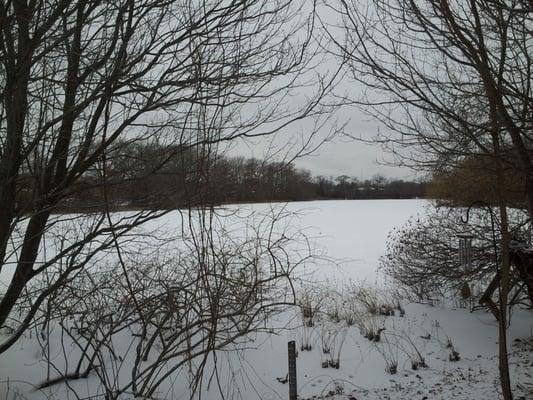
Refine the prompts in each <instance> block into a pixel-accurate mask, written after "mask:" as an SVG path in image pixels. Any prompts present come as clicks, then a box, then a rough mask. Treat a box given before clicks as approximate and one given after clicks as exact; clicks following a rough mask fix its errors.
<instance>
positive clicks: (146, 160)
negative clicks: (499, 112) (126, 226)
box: [18, 142, 426, 210]
mask: <svg viewBox="0 0 533 400" xmlns="http://www.w3.org/2000/svg"><path fill="white" fill-rule="evenodd" d="M36 164H37V163H36ZM103 165H104V163H103V162H102V163H100V166H99V167H98V168H96V169H94V170H92V171H90V172H89V173H87V174H85V175H84V176H82V177H80V178H79V179H78V183H77V184H76V185H75V187H74V188H73V189H72V190H71V191H70V192H69V193H65V194H64V195H63V196H62V197H63V199H64V200H63V201H62V202H61V204H60V206H59V208H71V209H74V210H76V209H84V208H88V209H91V208H96V209H99V208H101V207H103V205H104V204H106V203H107V204H110V205H111V206H112V208H115V209H117V208H119V209H120V208H174V207H186V206H195V205H200V204H224V203H226V204H227V203H244V202H266V201H298V200H300V201H302V200H315V199H408V198H417V197H424V195H425V189H426V183H423V182H410V181H403V180H392V179H387V178H385V177H384V176H381V175H375V176H374V177H372V178H371V179H365V180H360V179H357V178H354V177H349V176H347V175H341V176H338V177H324V176H318V177H313V176H312V175H311V173H310V172H309V171H308V170H305V169H300V168H296V167H295V166H294V164H292V163H285V162H276V161H262V160H258V159H255V158H244V157H227V156H219V155H217V156H213V155H212V154H199V153H198V152H196V151H191V150H190V149H186V148H181V147H173V146H163V145H159V144H150V145H146V144H143V145H141V144H138V143H135V142H133V143H120V144H119V145H117V146H116V149H115V151H113V152H112V154H111V156H108V157H107V158H106V160H105V166H106V167H105V168H103V167H102V166H103ZM31 176H32V175H31V174H27V175H23V176H22V177H21V178H20V184H19V190H18V194H19V196H18V198H19V205H21V206H23V205H24V203H25V204H31V201H30V200H31V198H32V197H33V196H35V195H36V192H38V190H39V187H38V184H37V182H34V181H32V178H31Z"/></svg>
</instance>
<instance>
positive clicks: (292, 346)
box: [288, 340, 298, 400]
mask: <svg viewBox="0 0 533 400" xmlns="http://www.w3.org/2000/svg"><path fill="white" fill-rule="evenodd" d="M288 350H289V352H288V353H289V400H296V398H297V397H298V391H297V386H296V343H295V342H294V340H291V341H290V342H289V344H288Z"/></svg>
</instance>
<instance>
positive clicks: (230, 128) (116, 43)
mask: <svg viewBox="0 0 533 400" xmlns="http://www.w3.org/2000/svg"><path fill="white" fill-rule="evenodd" d="M313 6H314V4H312V3H308V2H294V1H288V0H274V1H271V0H268V1H265V0H252V1H248V0H246V1H244V0H242V1H241V0H237V1H218V0H217V1H211V0H197V1H189V0H186V1H184V0H170V1H167V0H153V1H152V0H141V1H138V0H135V1H133V0H118V1H112V2H110V1H100V0H89V1H47V0H42V1H39V0H38V1H7V2H6V1H0V209H1V210H2V212H1V213H0V275H1V276H2V282H1V284H2V287H1V288H0V328H1V329H2V340H1V342H0V354H5V353H6V352H8V351H14V350H13V349H14V347H13V346H14V344H15V343H17V342H18V341H20V340H22V341H24V340H26V338H27V336H28V335H30V334H31V333H30V332H31V330H32V329H37V331H38V332H39V338H40V340H41V342H42V343H43V354H44V355H45V360H44V361H45V362H46V366H47V368H46V373H47V374H48V376H46V377H43V379H44V382H43V384H42V385H44V386H46V385H52V384H55V383H59V382H65V381H71V380H77V379H80V378H87V379H96V381H97V382H98V384H97V385H95V386H92V387H93V389H95V391H96V393H90V394H89V395H90V396H92V395H102V394H104V395H105V396H106V398H110V399H113V398H118V397H120V396H123V395H127V396H129V397H132V396H133V397H140V396H142V397H151V396H153V395H154V393H156V392H157V390H158V388H159V387H160V386H161V385H163V386H165V385H167V384H168V383H169V382H170V383H172V382H173V379H174V378H175V376H176V375H179V376H183V375H186V376H187V377H188V378H190V379H191V385H190V387H191V392H192V393H195V392H197V391H198V390H200V386H201V383H202V379H203V378H204V375H203V373H202V372H203V365H204V364H205V362H206V360H207V359H211V362H212V358H215V359H216V355H215V352H216V351H218V350H220V349H222V348H223V347H225V346H227V345H229V344H231V343H234V342H235V341H237V340H238V339H239V338H244V337H246V335H250V334H253V332H255V331H256V330H257V329H259V328H260V327H264V326H265V325H264V324H265V318H267V317H268V316H269V315H270V313H271V312H274V311H276V309H277V307H278V306H280V305H282V304H285V303H292V302H294V299H293V298H292V297H291V280H292V279H293V278H294V274H293V267H294V266H295V265H297V264H298V262H299V261H300V260H302V259H305V258H306V257H307V255H308V254H309V251H310V249H309V248H308V247H307V246H305V243H304V244H303V245H304V250H305V251H304V252H303V253H302V254H299V253H298V252H295V251H293V250H294V248H290V246H298V242H295V241H294V240H292V238H293V236H292V235H290V234H287V233H286V232H285V231H284V229H283V226H282V227H281V228H276V227H275V225H276V224H277V223H278V222H281V223H283V221H282V220H283V219H284V218H285V215H284V214H277V215H275V216H273V217H270V218H269V217H267V216H265V217H264V218H263V219H262V220H261V221H259V222H256V223H254V224H253V226H255V227H256V228H257V229H258V227H259V226H261V229H262V230H261V233H260V234H259V233H258V232H257V234H253V233H254V230H253V229H252V228H251V227H250V226H247V223H246V220H240V222H239V221H234V220H232V221H233V223H235V224H237V225H238V224H241V225H244V228H243V230H242V231H241V232H240V235H239V236H238V237H236V238H234V241H231V235H229V233H228V228H227V227H226V226H223V225H221V224H217V223H216V219H217V211H216V210H215V209H214V208H213V199H212V198H211V197H210V193H209V192H207V191H206V190H204V189H205V188H209V187H210V186H209V185H208V184H207V183H208V182H212V181H214V179H215V178H214V177H212V176H211V174H212V172H213V170H214V169H213V166H215V165H217V163H218V162H219V160H221V158H220V154H222V153H223V152H224V150H226V148H227V146H226V145H227V144H228V143H231V142H232V141H235V140H239V139H243V140H246V139H249V138H257V137H261V138H266V137H271V138H273V137H277V139H278V142H277V143H278V144H280V145H284V144H286V143H289V142H290V143H291V145H290V146H287V149H289V150H290V154H281V156H282V157H281V158H283V156H285V157H288V158H289V159H293V158H294V157H297V156H298V155H300V154H302V153H306V152H308V151H309V150H311V149H313V148H315V146H317V145H318V144H320V142H321V140H323V139H324V136H326V137H328V136H329V135H330V134H334V133H335V131H336V130H337V128H336V126H335V124H334V122H333V121H331V115H332V114H331V111H332V110H333V109H334V108H335V105H334V104H333V103H332V102H330V101H328V100H326V99H327V97H328V95H329V93H330V91H331V88H332V85H333V84H334V82H335V81H336V79H337V71H335V70H333V71H326V72H324V73H323V74H322V73H320V72H317V71H316V70H315V68H314V66H315V65H316V63H319V62H320V60H321V59H322V56H323V55H322V54H321V51H320V44H319V43H318V41H319V40H320V39H319V35H317V34H316V27H315V18H316V15H315V10H314V7H313ZM304 92H305V95H304ZM289 100H290V101H289ZM299 123H302V124H305V125H306V135H293V134H292V132H294V131H298V129H297V124H299ZM321 129H322V130H325V132H323V133H324V134H323V135H322V136H321V138H322V139H320V138H317V136H316V135H317V132H318V131H319V130H321ZM280 141H281V143H280ZM152 143H160V144H162V145H163V146H164V148H163V151H162V148H151V147H150V146H151V144H152ZM273 146H274V147H273V148H275V145H273ZM135 151H137V153H135ZM150 152H152V153H151V154H150ZM155 153H157V157H156V154H155ZM143 158H145V159H148V160H149V161H150V163H145V164H143V163H141V162H140V160H142V159H143ZM173 163H177V164H179V165H180V167H181V168H182V169H181V171H185V172H186V174H185V176H181V177H180V176H177V177H174V178H177V179H176V180H177V184H176V186H172V188H178V189H179V190H180V191H181V192H180V193H182V196H183V197H182V198H181V200H182V201H183V204H185V205H186V206H189V210H188V211H187V210H180V211H176V212H175V213H173V214H169V210H168V209H167V208H165V207H153V208H152V207H134V208H133V209H132V210H129V211H128V212H121V213H113V212H112V211H113V206H114V201H115V200H119V197H118V195H117V192H120V190H118V189H121V185H125V186H127V185H128V184H129V183H132V185H131V186H129V187H128V188H129V190H131V193H132V196H135V195H136V196H140V197H141V199H140V200H139V199H138V200H139V201H140V202H142V201H146V199H142V197H143V196H144V197H146V196H147V195H148V196H159V195H160V194H161V192H160V190H159V189H160V186H161V185H160V184H159V185H156V186H159V188H158V190H156V192H155V193H154V192H150V189H149V187H150V185H151V184H152V183H153V182H154V180H155V181H156V182H157V180H158V179H159V177H161V176H164V175H165V173H166V172H168V171H169V170H172V169H173V168H174V166H175V165H173ZM189 172H191V173H192V176H188V174H189ZM147 177H150V178H147ZM154 177H156V178H154ZM133 178H135V179H133ZM136 178H139V179H137V180H136ZM141 178H142V179H141ZM180 179H182V180H180ZM141 183H142V184H146V185H147V186H148V187H143V185H142V184H141ZM167 183H168V182H165V183H164V184H165V185H166V184H167ZM135 185H139V186H135ZM123 188H124V187H122V189H123ZM145 190H148V193H147V192H145ZM94 194H97V199H98V203H99V204H98V207H96V208H94V209H92V210H90V212H88V213H86V212H81V213H80V212H78V213H69V214H65V213H63V211H64V208H65V205H66V204H68V202H69V200H70V199H78V200H79V201H81V199H88V198H91V196H93V195H94ZM148 201H149V202H150V201H156V202H157V203H159V202H164V201H165V199H162V198H160V197H159V198H156V197H152V198H151V199H148ZM145 204H146V203H145ZM198 205H201V207H198ZM193 207H194V208H193ZM77 211H79V210H77ZM164 215H166V216H167V217H166V218H167V219H165V220H164V221H163V220H161V219H158V218H159V217H162V216H164ZM239 215H240V214H239V213H237V212H234V214H233V215H232V218H234V219H237V220H239ZM169 219H170V221H169ZM149 222H152V224H149ZM165 222H166V223H167V224H170V225H171V226H173V227H174V231H170V232H163V233H161V232H160V231H159V230H158V229H156V228H154V226H158V225H161V224H163V225H164V223H165ZM277 232H281V236H277V234H276V233H277ZM169 244H172V245H173V247H172V248H170V249H169V247H168V245H169ZM158 254H163V255H166V257H157V255H158ZM148 256H150V257H148ZM167 257H168V258H167ZM260 322H262V324H261V323H260ZM130 331H131V332H130ZM126 343H127V347H123V346H124V345H125V344H126ZM73 348H74V349H76V350H73V353H69V352H70V350H71V349H73ZM47 349H48V350H50V349H52V350H51V351H52V353H47V352H46V350H47ZM55 351H57V352H56V353H54V352H55ZM46 354H48V356H49V355H50V354H63V355H64V357H66V358H68V360H67V359H63V360H60V359H57V358H54V357H48V356H46ZM71 357H72V358H71ZM76 357H78V360H77V361H76V362H75V363H74V364H73V363H72V360H73V359H74V358H76ZM210 357H212V358H210ZM184 366H187V368H184ZM86 387H91V385H89V386H85V388H86ZM167 388H168V387H167ZM63 389H65V390H71V391H73V392H74V393H73V395H74V396H78V397H79V395H78V391H80V393H81V392H83V391H84V390H85V389H81V388H80V386H76V385H71V384H70V383H68V384H67V385H64V386H63Z"/></svg>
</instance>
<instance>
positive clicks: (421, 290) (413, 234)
mask: <svg viewBox="0 0 533 400" xmlns="http://www.w3.org/2000/svg"><path fill="white" fill-rule="evenodd" d="M465 212H466V209H465V208H462V207H458V208H448V207H439V208H435V209H433V210H431V211H430V212H429V213H428V215H427V216H424V217H416V218H415V217H413V218H411V219H410V220H409V221H408V222H407V223H406V224H405V225H404V226H402V227H399V228H395V229H393V230H392V231H391V232H390V233H389V237H388V241H387V251H386V254H385V255H384V256H383V257H382V258H381V259H380V268H382V269H383V270H384V271H385V273H386V274H387V275H389V276H390V277H392V278H393V279H394V281H395V282H397V283H398V284H400V286H401V287H402V288H404V289H405V290H406V292H407V293H408V294H409V297H412V298H414V299H416V300H417V301H425V300H434V299H440V298H443V297H450V296H452V297H455V298H457V299H461V298H464V300H469V301H473V302H474V303H476V302H477V301H479V298H480V297H481V295H482V293H483V292H484V291H485V289H486V288H487V286H488V285H489V283H490V281H491V280H492V279H493V278H494V276H495V271H496V270H497V268H496V266H497V264H498V263H500V262H501V249H500V245H499V243H500V240H501V237H500V236H501V234H500V233H499V230H498V227H497V226H495V231H494V236H493V231H492V226H491V221H490V214H488V213H487V212H486V210H483V209H480V210H475V211H473V212H472V215H471V219H470V223H469V224H468V225H466V224H465V223H464V222H463V221H462V218H464V217H465ZM511 217H512V218H511V226H513V227H514V228H515V229H514V231H513V235H514V238H515V239H516V240H520V239H521V240H525V239H527V237H528V232H527V229H526V227H525V226H524V222H525V221H526V219H527V216H526V215H525V213H523V212H521V211H518V210H515V212H514V213H512V216H511ZM461 234H468V235H472V237H473V241H472V254H471V260H472V263H471V265H469V266H467V265H462V264H461V260H460V259H459V248H458V246H459V237H458V235H461ZM494 240H496V245H497V247H496V249H495V248H494ZM512 281H513V283H518V284H517V293H516V294H515V297H514V298H513V301H515V302H516V301H518V300H522V299H523V297H524V294H525V295H526V297H527V288H525V287H523V286H522V285H521V284H520V277H518V276H517V275H515V276H513V277H512ZM465 285H468V286H469V289H471V290H473V289H475V292H472V291H471V292H469V293H464V292H462V290H463V289H464V288H465ZM511 286H513V285H511ZM526 303H527V301H526Z"/></svg>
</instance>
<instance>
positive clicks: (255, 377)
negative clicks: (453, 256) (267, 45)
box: [0, 200, 533, 400]
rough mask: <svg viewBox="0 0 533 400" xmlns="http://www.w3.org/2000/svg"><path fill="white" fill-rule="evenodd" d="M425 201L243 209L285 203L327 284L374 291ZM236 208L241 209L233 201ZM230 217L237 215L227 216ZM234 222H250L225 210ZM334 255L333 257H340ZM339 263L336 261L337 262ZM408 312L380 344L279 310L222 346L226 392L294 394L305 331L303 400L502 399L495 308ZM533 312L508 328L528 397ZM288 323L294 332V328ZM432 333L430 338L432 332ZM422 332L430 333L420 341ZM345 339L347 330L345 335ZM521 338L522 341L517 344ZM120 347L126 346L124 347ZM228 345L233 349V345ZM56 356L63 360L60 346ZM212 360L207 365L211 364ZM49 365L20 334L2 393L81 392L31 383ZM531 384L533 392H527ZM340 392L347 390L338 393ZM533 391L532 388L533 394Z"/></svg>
mask: <svg viewBox="0 0 533 400" xmlns="http://www.w3.org/2000/svg"><path fill="white" fill-rule="evenodd" d="M426 205H427V202H426V201H424V200H379V201H376V200H372V201H370V200H369V201H316V202H305V203H290V204H287V205H281V204H274V205H264V204H263V205H246V206H241V207H240V209H241V211H239V212H242V213H250V212H253V211H258V210H259V211H261V210H265V209H268V208H270V207H286V210H288V211H289V212H291V213H294V215H293V217H292V218H291V222H290V229H292V230H295V231H296V230H302V231H303V232H304V233H305V234H306V236H307V237H308V238H309V240H310V242H311V243H313V244H314V246H315V248H316V249H317V252H318V253H319V254H321V255H322V258H321V259H320V260H319V261H318V262H317V263H316V264H315V265H312V266H309V271H308V272H311V271H313V272H314V275H313V277H314V280H316V281H319V282H321V283H322V284H324V285H325V284H326V282H329V284H334V285H336V286H337V287H342V286H343V285H344V284H348V283H349V282H356V283H357V284H359V285H361V284H365V285H368V286H369V287H370V288H372V290H376V291H379V292H380V293H385V295H387V293H386V291H387V289H386V288H387V286H386V285H385V284H386V279H385V278H384V277H383V276H381V275H380V274H379V273H378V271H377V267H378V259H379V257H380V256H381V255H383V253H384V251H385V244H386V239H387V235H388V233H389V231H390V229H391V228H393V227H395V226H400V225H401V224H403V223H404V222H406V221H407V219H408V218H409V217H411V216H413V215H416V214H417V213H418V214H424V207H425V206H426ZM229 210H230V211H236V210H237V206H231V207H229ZM230 214H231V213H230ZM179 221H180V218H179V217H178V215H177V213H172V214H169V215H167V216H165V217H164V221H158V222H157V223H156V222H151V223H150V225H151V227H153V228H155V227H156V226H158V224H159V225H164V226H165V229H166V230H169V229H172V227H173V226H175V224H176V223H178V222H179ZM227 225H228V229H229V230H232V229H233V230H238V229H243V228H242V226H239V225H238V224H237V223H235V222H232V219H231V217H228V224H227ZM333 261H335V263H333ZM334 264H336V265H334ZM404 307H405V311H406V314H405V316H404V317H400V316H399V313H398V312H396V315H395V316H393V317H386V318H385V317H375V318H376V321H377V322H378V323H380V324H384V325H383V326H384V327H386V330H385V331H384V334H383V337H382V340H381V342H380V343H373V342H370V341H369V340H367V339H365V338H363V337H362V336H361V334H360V332H359V329H358V328H357V327H356V326H350V327H348V326H345V324H344V322H341V323H339V324H335V323H333V322H331V321H329V319H328V317H327V316H322V317H321V320H322V323H316V324H315V326H314V327H313V328H303V327H302V326H301V318H300V313H299V312H298V311H297V310H290V311H287V312H286V313H284V314H283V315H281V316H280V317H279V321H276V324H277V325H278V326H280V327H286V328H287V329H280V330H278V331H276V334H269V333H260V334H258V335H257V336H256V337H254V338H251V340H250V341H249V342H247V343H242V344H240V345H238V346H236V347H235V348H233V347H232V348H229V349H228V351H224V352H218V353H217V357H218V360H217V364H218V366H219V369H220V382H221V388H222V392H223V393H224V395H225V396H226V397H225V398H226V399H232V398H242V399H247V400H248V399H250V400H251V399H264V400H268V399H288V385H287V384H282V383H280V382H278V381H277V380H276V378H277V377H284V376H285V375H286V373H287V342H288V341H289V340H296V342H297V347H298V348H299V347H300V344H301V342H302V335H303V334H304V333H303V332H304V330H305V329H307V331H306V332H307V333H306V334H308V335H310V337H311V341H312V345H313V349H312V350H311V351H299V355H298V358H297V369H298V393H299V395H300V398H313V396H317V397H314V398H320V396H323V397H324V398H339V399H341V398H342V399H354V398H355V399H420V400H422V399H443V400H452V399H453V400H462V399H464V400H491V399H498V398H499V395H498V393H499V384H498V362H497V347H498V345H497V336H498V335H497V323H496V321H495V320H494V318H493V317H492V315H491V314H489V313H486V312H482V311H476V312H474V313H471V312H469V311H468V310H465V309H455V308H453V307H452V306H451V305H449V304H448V305H439V306H429V305H420V304H407V305H404ZM532 316H533V314H532V312H531V311H528V310H523V309H517V310H515V311H514V313H513V317H512V324H511V326H510V328H509V348H510V350H511V372H512V381H513V385H514V388H515V391H516V398H517V399H519V398H520V396H524V397H523V398H527V397H526V396H527V392H528V390H531V386H532V385H533V344H532V343H533V342H527V340H528V339H531V338H532V337H533V318H532ZM323 324H326V325H327V326H329V327H330V329H332V330H337V331H341V332H342V334H344V335H345V336H346V338H345V341H344V344H343V347H342V352H341V355H340V368H339V369H332V368H327V369H324V368H321V361H323V360H325V359H326V355H324V354H322V351H321V340H320V337H321V335H322V334H323V333H324V331H323ZM289 328H290V329H289ZM428 335H429V336H428ZM422 336H424V337H425V338H422ZM339 337H340V336H339ZM407 338H409V339H410V342H412V343H413V344H414V345H415V346H416V348H417V349H418V351H419V352H420V353H421V354H422V355H423V356H424V358H425V361H426V363H427V364H428V367H429V368H423V369H419V370H416V371H413V370H412V369H411V363H410V362H409V356H412V355H413V351H414V350H413V348H412V345H411V344H410V342H409V341H408V340H407ZM515 339H518V340H519V341H515ZM449 340H450V341H451V342H452V343H453V347H454V349H455V350H457V351H458V352H459V353H460V357H461V360H460V361H458V362H450V361H449V359H448V356H449V353H450V349H449V348H447V343H448V341H449ZM119 347H120V344H119ZM229 350H231V351H229ZM54 351H56V352H57V354H56V356H57V358H58V360H59V359H61V357H63V354H61V351H60V350H59V347H55V348H54V349H53V350H52V353H53V352H54ZM383 354H385V356H386V357H388V356H392V357H393V358H397V361H398V373H397V374H396V375H390V374H387V373H386V372H385V360H384V357H383ZM67 359H68V357H67ZM211 366H212V360H210V363H209V364H208V366H207V369H206V371H207V373H209V371H211ZM45 374H46V365H45V364H44V363H43V361H42V357H41V348H40V346H39V345H38V344H37V342H36V338H35V334H33V335H32V337H25V338H23V339H21V340H20V341H19V342H18V343H17V344H16V345H15V346H13V347H12V348H11V349H10V350H9V351H8V352H7V353H6V354H3V355H1V356H0V381H1V382H2V383H1V384H0V399H4V398H6V399H16V398H19V397H17V396H20V398H27V399H44V398H47V397H48V398H54V399H61V400H65V399H66V398H67V397H68V398H74V397H73V394H72V391H68V390H67V389H66V386H65V385H64V384H59V385H55V386H53V387H51V388H48V389H44V390H42V391H41V390H34V385H35V384H36V383H39V382H41V381H42V380H43V378H44V376H45ZM173 379H175V380H172V382H169V383H168V384H167V385H164V386H162V387H161V390H160V391H158V392H157V393H156V397H157V398H165V399H180V398H188V396H187V394H188V389H189V386H188V385H189V383H188V381H187V377H186V376H184V374H183V373H182V374H180V375H179V376H177V377H174V378H173ZM208 379H209V377H208V376H206V382H205V383H204V389H203V391H202V399H221V398H222V396H221V394H220V392H219V388H218V387H217V385H216V384H215V383H214V381H213V382H212V383H211V385H208V384H207V380H208ZM92 384H93V378H92V377H91V376H89V378H88V379H82V380H79V381H76V382H71V383H70V386H71V387H73V388H76V391H77V392H78V393H79V394H80V396H82V397H84V396H89V395H91V394H92V387H91V385H92ZM528 388H529V389H528ZM340 392H343V394H342V395H340V394H336V393H340ZM529 393H530V394H531V392H529Z"/></svg>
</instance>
